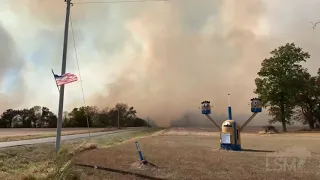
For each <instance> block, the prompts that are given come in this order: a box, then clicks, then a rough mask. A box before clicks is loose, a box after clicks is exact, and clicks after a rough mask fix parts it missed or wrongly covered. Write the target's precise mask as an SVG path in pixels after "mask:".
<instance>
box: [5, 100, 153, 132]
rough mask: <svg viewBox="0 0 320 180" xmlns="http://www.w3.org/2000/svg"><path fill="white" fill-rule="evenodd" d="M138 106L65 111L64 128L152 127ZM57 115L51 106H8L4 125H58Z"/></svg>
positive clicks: (93, 107) (85, 108) (21, 126)
mask: <svg viewBox="0 0 320 180" xmlns="http://www.w3.org/2000/svg"><path fill="white" fill-rule="evenodd" d="M136 114H137V111H136V110H135V109H134V107H129V106H128V105H127V104H125V103H118V104H116V105H115V107H113V108H104V109H99V108H98V107H96V106H86V107H85V106H83V107H79V108H74V109H73V110H72V111H71V112H64V114H63V127H88V125H89V127H117V126H118V125H119V126H121V127H140V126H149V125H150V124H149V123H148V121H146V120H144V119H141V118H139V117H137V115H136ZM57 119H58V118H57V115H56V114H54V113H53V112H52V111H50V110H49V108H47V107H41V106H34V107H32V108H30V109H22V110H20V109H8V110H6V111H5V112H3V113H2V114H1V116H0V128H56V127H57Z"/></svg>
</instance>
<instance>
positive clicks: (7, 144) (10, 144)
mask: <svg viewBox="0 0 320 180" xmlns="http://www.w3.org/2000/svg"><path fill="white" fill-rule="evenodd" d="M141 129H143V128H127V129H122V130H115V131H106V132H95V133H90V136H91V137H92V136H101V135H105V134H115V133H120V132H126V131H138V130H141ZM88 136H89V133H86V134H74V135H65V136H61V141H66V140H74V139H80V138H86V137H88ZM51 142H56V137H48V138H39V139H30V140H21V141H9V142H0V148H5V147H13V146H23V145H30V144H41V143H51Z"/></svg>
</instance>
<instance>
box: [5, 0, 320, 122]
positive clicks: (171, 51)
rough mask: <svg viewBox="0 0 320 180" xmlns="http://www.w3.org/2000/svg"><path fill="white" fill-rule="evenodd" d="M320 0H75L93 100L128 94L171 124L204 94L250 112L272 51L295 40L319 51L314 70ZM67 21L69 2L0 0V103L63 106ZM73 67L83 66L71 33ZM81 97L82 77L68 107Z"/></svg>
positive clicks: (220, 109)
mask: <svg viewBox="0 0 320 180" xmlns="http://www.w3.org/2000/svg"><path fill="white" fill-rule="evenodd" d="M79 1H80V0H73V2H74V3H76V2H79ZM83 1H84V0H83ZM86 1H92V0H86ZM102 1H103V0H102ZM319 7H320V0H306V1H302V0H168V1H167V2H144V3H121V4H120V3H119V4H83V5H80V4H75V5H74V6H73V7H72V19H73V26H74V31H75V39H76V46H77V50H78V57H79V62H80V70H81V74H82V79H83V85H84V92H85V97H86V101H87V104H88V105H97V106H100V107H105V106H113V105H114V104H115V103H116V102H118V101H121V102H126V103H129V105H132V106H134V107H135V108H136V109H137V111H138V113H139V115H141V116H143V117H145V116H150V117H151V118H153V119H154V120H156V121H157V122H158V123H159V124H163V125H166V124H168V122H169V121H170V120H172V119H177V118H180V117H181V116H182V115H184V114H185V113H186V112H190V111H191V112H195V113H197V112H196V111H197V107H198V106H199V104H200V102H201V101H202V100H210V101H211V102H212V104H213V105H214V113H216V114H223V113H226V106H227V93H231V94H232V105H233V112H234V118H235V119H236V118H237V116H239V117H240V116H249V113H250V111H249V106H248V103H249V99H250V98H252V97H254V96H255V95H254V94H253V90H254V88H255V85H254V79H255V78H256V77H257V75H256V74H257V72H258V71H259V69H260V64H261V61H262V60H263V59H264V58H267V57H268V56H269V52H270V51H271V50H273V49H274V48H276V47H278V46H279V45H284V44H285V43H287V42H295V43H296V45H297V46H300V47H302V48H303V49H304V50H305V51H308V52H309V53H310V54H311V58H310V59H309V60H308V62H307V63H306V64H305V66H306V67H308V69H310V72H311V73H315V72H316V70H317V69H318V68H319V67H320V62H319V57H320V51H319V50H318V49H319V48H320V43H319V42H320V41H319V40H320V39H319V38H320V29H319V28H320V27H319V28H318V29H316V30H315V31H313V29H312V24H311V23H310V22H316V21H317V20H320V13H319V12H320V11H319ZM64 20H65V3H64V1H63V0H0V62H1V66H0V111H3V110H5V109H8V108H23V107H31V106H34V105H41V106H47V107H49V108H50V109H52V110H53V111H54V112H56V111H57V107H58V91H57V87H56V85H55V82H54V80H53V77H52V74H51V69H54V70H55V72H56V73H60V71H61V58H62V44H63V28H64ZM67 71H68V72H71V73H75V74H78V73H79V72H78V70H77V64H76V59H75V53H74V49H73V44H72V36H71V33H70V36H69V49H68V63H67ZM82 105H83V101H82V94H81V89H80V83H79V82H78V83H73V84H69V85H67V86H66V92H65V107H66V110H70V108H73V107H74V106H82ZM266 121H267V119H266V117H265V116H263V115H261V116H260V118H257V119H256V123H259V122H260V123H265V122H266Z"/></svg>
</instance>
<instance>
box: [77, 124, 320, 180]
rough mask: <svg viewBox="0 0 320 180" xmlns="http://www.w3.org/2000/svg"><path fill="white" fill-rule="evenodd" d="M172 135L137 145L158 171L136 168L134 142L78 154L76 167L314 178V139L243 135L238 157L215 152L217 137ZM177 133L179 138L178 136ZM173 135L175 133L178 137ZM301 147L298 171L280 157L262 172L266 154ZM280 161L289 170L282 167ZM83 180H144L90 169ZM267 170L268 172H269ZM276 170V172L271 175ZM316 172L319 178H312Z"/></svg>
mask: <svg viewBox="0 0 320 180" xmlns="http://www.w3.org/2000/svg"><path fill="white" fill-rule="evenodd" d="M174 131H175V130H173V131H172V130H170V131H167V132H165V133H163V134H161V135H160V136H153V137H148V138H144V139H140V140H139V144H140V147H141V149H142V152H143V154H144V156H145V157H146V159H147V160H148V161H150V162H152V163H154V164H155V165H157V166H158V168H153V167H144V166H141V165H140V164H139V156H138V153H137V150H136V147H135V143H134V141H130V142H127V143H124V144H121V145H118V146H115V147H111V148H106V149H95V150H91V151H88V152H85V153H83V154H81V155H79V156H78V157H77V158H76V159H75V163H79V164H86V165H92V166H98V167H106V168H112V169H117V170H122V171H127V172H131V173H139V174H143V175H147V176H150V177H157V178H163V179H304V180H306V179H319V177H320V166H319V165H318V164H319V162H320V155H319V154H317V153H316V152H320V150H319V149H320V147H318V146H317V145H316V144H317V143H318V142H319V138H318V137H314V136H312V137H307V136H301V137H300V136H294V137H292V136H288V135H275V136H259V135H253V134H252V135H244V136H243V137H242V138H243V143H242V144H243V146H245V148H247V149H250V150H247V151H242V152H228V151H220V150H218V148H219V139H218V136H217V135H216V134H211V133H208V134H203V133H202V134H200V135H199V134H196V133H195V134H193V133H189V134H187V135H177V134H176V135H175V134H174ZM180 131H181V130H180V129H179V133H180ZM179 133H178V134H179ZM294 146H295V147H302V148H305V149H308V151H310V152H311V156H312V157H310V158H307V160H306V162H305V164H304V165H303V166H302V169H294V168H295V167H296V166H292V164H291V163H292V162H293V161H294V160H297V162H298V159H295V158H282V159H281V160H280V161H279V158H278V161H277V162H278V165H275V164H274V162H275V161H274V160H275V158H272V157H271V158H270V157H269V158H268V162H269V166H268V167H269V168H268V169H269V170H268V169H267V168H266V155H268V154H270V153H272V152H271V151H278V150H284V149H285V148H288V147H289V148H290V147H291V148H292V147H294ZM283 160H286V161H288V165H289V166H285V168H286V170H281V169H280V168H281V167H282V168H284V166H283V165H281V162H283ZM77 168H78V170H79V171H81V172H82V177H83V179H88V180H90V179H92V180H97V179H147V178H140V177H137V176H133V175H124V174H121V173H114V172H109V171H105V170H98V169H94V168H86V167H77ZM270 169H271V170H270ZM275 169H276V170H275ZM317 172H318V176H317Z"/></svg>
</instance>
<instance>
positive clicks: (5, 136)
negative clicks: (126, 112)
mask: <svg viewBox="0 0 320 180" xmlns="http://www.w3.org/2000/svg"><path fill="white" fill-rule="evenodd" d="M115 129H117V128H89V129H88V128H63V129H62V135H73V134H82V133H89V132H90V133H93V132H105V131H112V130H115ZM56 131H57V129H56V128H1V129H0V142H7V141H18V140H27V139H37V138H46V137H54V136H56Z"/></svg>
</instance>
